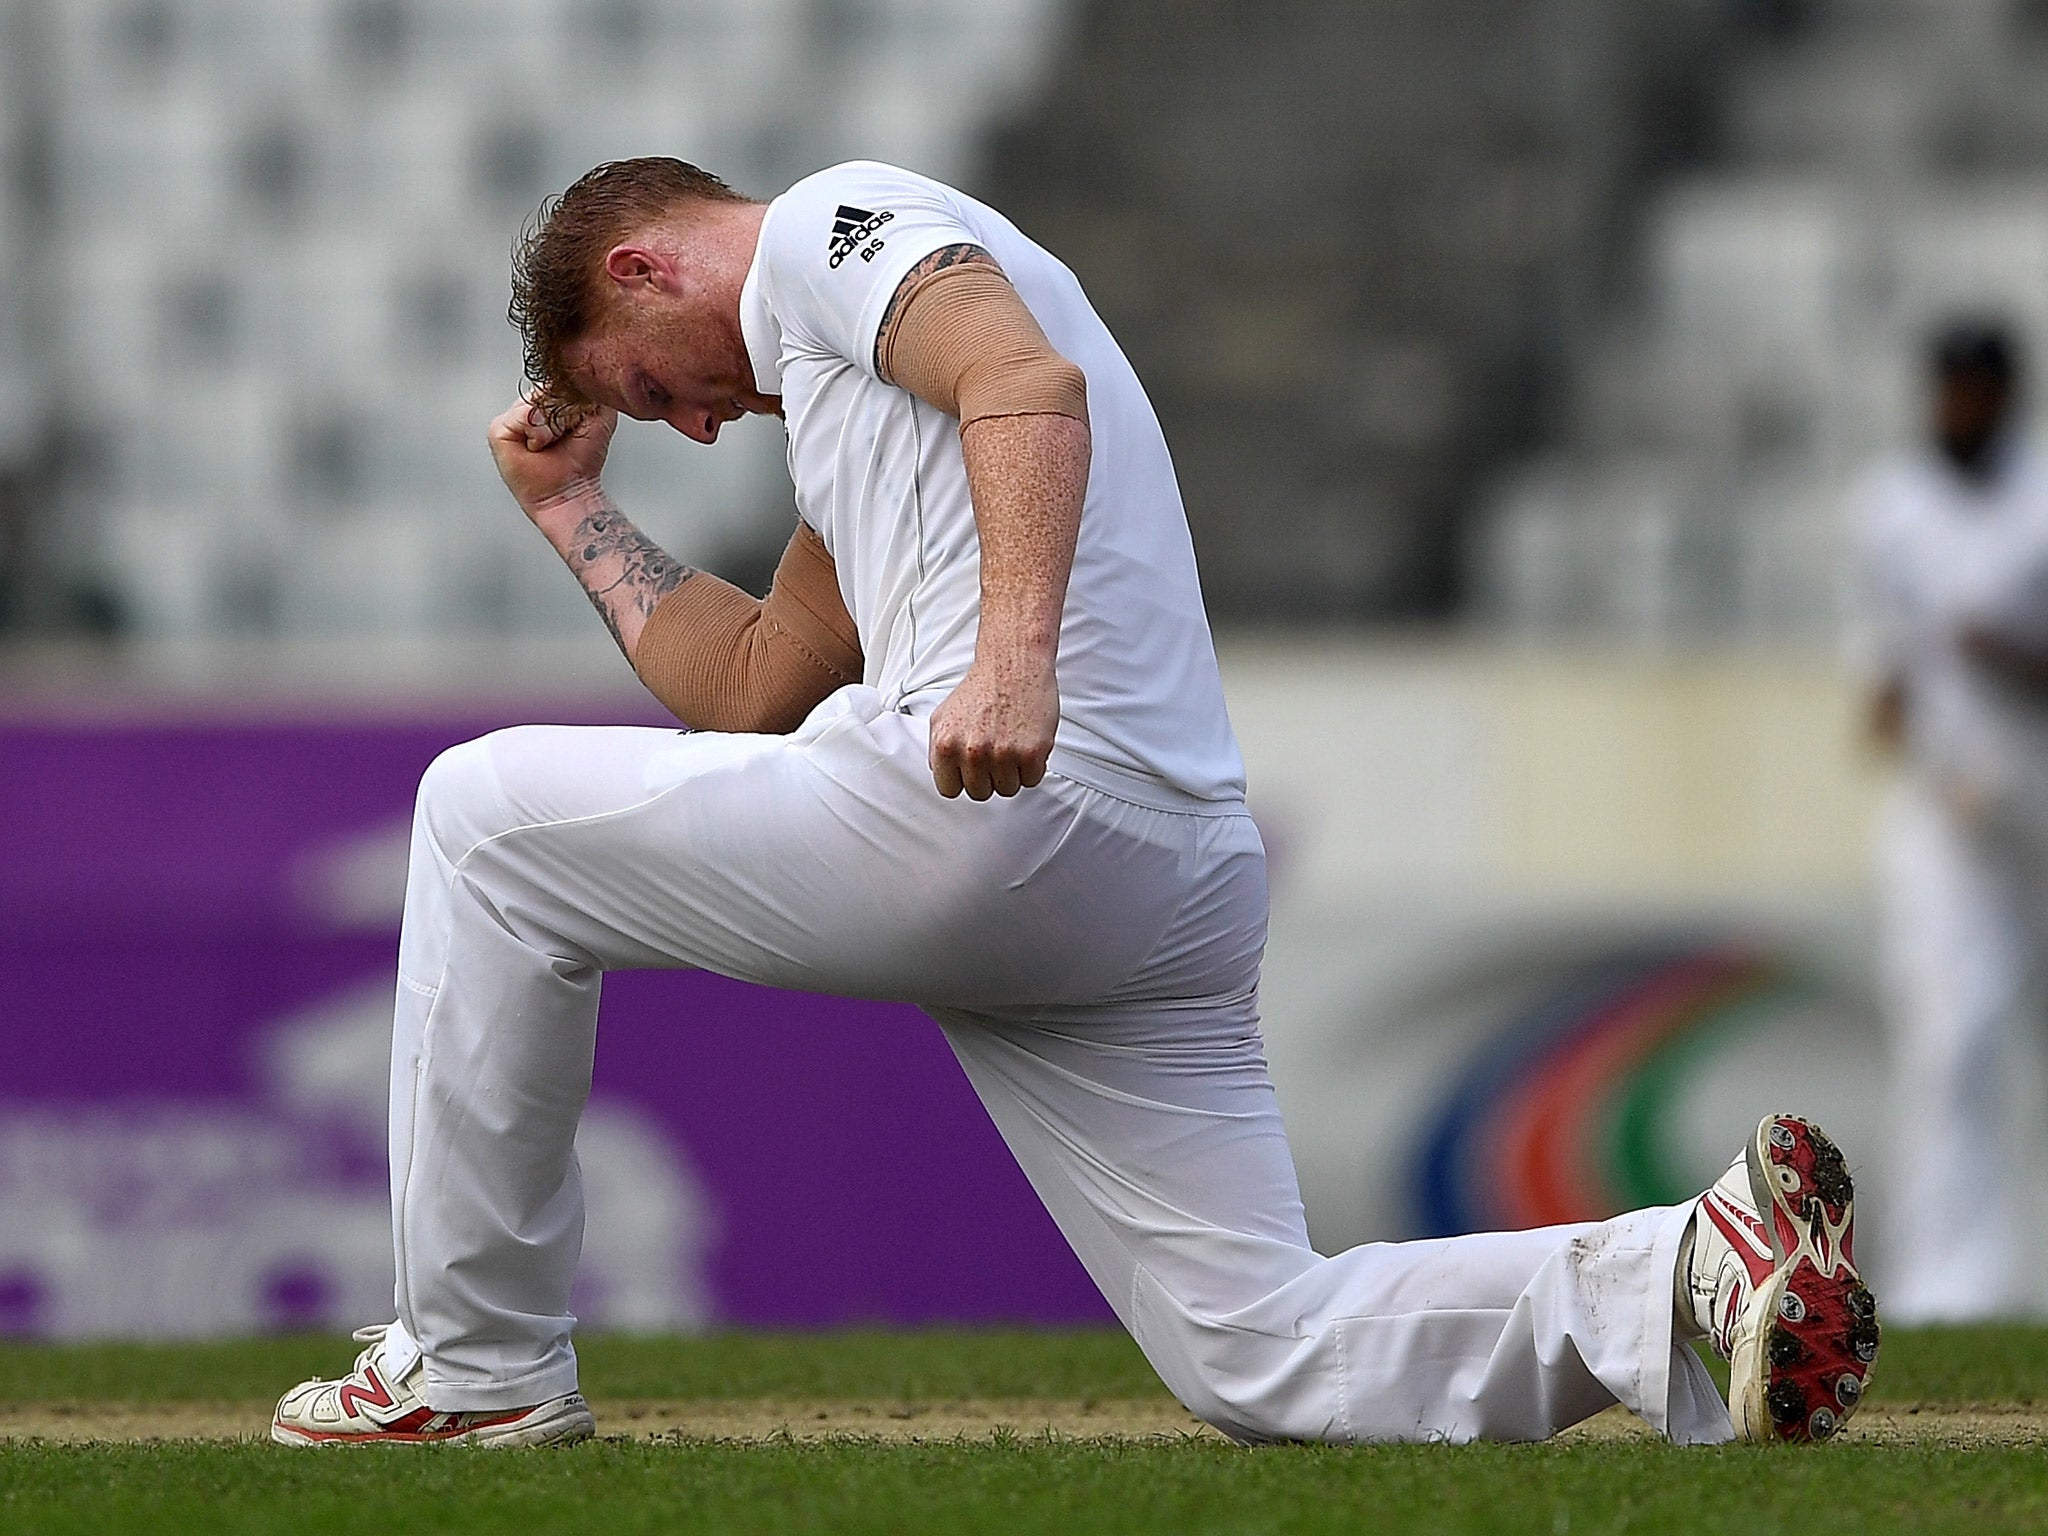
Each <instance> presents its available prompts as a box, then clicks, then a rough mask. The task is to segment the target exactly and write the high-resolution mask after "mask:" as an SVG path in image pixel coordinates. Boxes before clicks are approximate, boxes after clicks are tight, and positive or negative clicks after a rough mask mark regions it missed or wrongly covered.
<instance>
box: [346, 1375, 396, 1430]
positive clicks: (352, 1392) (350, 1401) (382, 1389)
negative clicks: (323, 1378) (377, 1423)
mask: <svg viewBox="0 0 2048 1536" xmlns="http://www.w3.org/2000/svg"><path fill="white" fill-rule="evenodd" d="M363 1380H365V1381H367V1382H368V1383H369V1384H370V1390H369V1391H367V1392H366V1391H364V1390H363V1389H362V1388H361V1387H359V1386H357V1385H356V1384H355V1383H354V1382H352V1381H345V1382H343V1383H342V1384H341V1390H340V1391H339V1392H337V1393H335V1394H334V1398H335V1402H336V1404H337V1405H338V1406H339V1407H340V1408H341V1411H342V1413H343V1415H344V1416H345V1415H348V1414H352V1413H360V1412H362V1410H363V1409H365V1408H392V1407H395V1406H397V1405H396V1403H395V1402H394V1401H393V1400H392V1396H391V1389H390V1388H389V1387H387V1386H385V1385H384V1379H383V1378H382V1377H381V1376H379V1375H378V1374H377V1367H375V1366H374V1365H366V1366H364V1367H363ZM364 1417H366V1418H367V1417H369V1415H367V1414H365V1415H364Z"/></svg>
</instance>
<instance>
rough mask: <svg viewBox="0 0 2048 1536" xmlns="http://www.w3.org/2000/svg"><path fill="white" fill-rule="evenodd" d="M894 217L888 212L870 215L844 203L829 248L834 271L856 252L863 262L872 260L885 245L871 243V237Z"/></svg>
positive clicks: (833, 223) (833, 229)
mask: <svg viewBox="0 0 2048 1536" xmlns="http://www.w3.org/2000/svg"><path fill="white" fill-rule="evenodd" d="M895 217H896V215H895V214H893V213H890V212H888V211H887V210H886V209H885V210H884V211H882V212H881V213H870V212H868V210H867V209H865V208H855V207H853V206H851V205H850V204H847V203H841V204H840V205H839V212H838V213H836V214H834V215H833V216H832V239H831V242H830V243H829V244H828V245H827V246H826V250H828V251H829V252H830V253H831V266H832V267H833V269H834V270H835V271H836V270H837V269H838V267H839V264H840V263H841V262H842V261H844V260H846V258H847V257H849V256H851V255H852V254H853V253H854V252H855V251H859V252H860V259H861V260H862V261H873V260H874V259H875V253H876V252H877V251H879V250H881V248H882V242H881V241H879V240H875V241H874V242H873V243H872V244H870V243H869V240H870V237H871V236H873V234H874V233H875V231H876V230H878V229H880V228H881V227H882V226H883V225H884V224H886V223H888V222H889V221H890V220H891V219H893V218H895Z"/></svg>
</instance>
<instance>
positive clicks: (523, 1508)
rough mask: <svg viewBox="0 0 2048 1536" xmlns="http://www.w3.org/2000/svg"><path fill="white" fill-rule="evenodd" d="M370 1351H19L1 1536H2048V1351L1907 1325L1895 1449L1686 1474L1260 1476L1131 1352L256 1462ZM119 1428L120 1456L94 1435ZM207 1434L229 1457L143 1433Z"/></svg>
mask: <svg viewBox="0 0 2048 1536" xmlns="http://www.w3.org/2000/svg"><path fill="white" fill-rule="evenodd" d="M348 1355H349V1346H347V1344H346V1343H345V1341H344V1342H337V1341H334V1340H328V1339H280V1340H264V1341H260V1342H250V1343H238V1344H229V1345H214V1346H196V1347H155V1348H141V1347H134V1346H92V1347H80V1348H39V1347H12V1348H0V1532H6V1533H9V1536H11V1533H13V1532H24V1533H26V1532H36V1533H40V1532H81V1533H85V1532H90V1533H93V1536H104V1533H108V1532H115V1531H127V1530H148V1531H151V1532H158V1533H166V1532H183V1531H193V1532H202V1531H203V1532H241V1531H266V1532H267V1531H290V1532H294V1533H305V1536H318V1533H325V1532H336V1531H383V1532H410V1531H463V1532H468V1531H503V1530H524V1531H534V1532H539V1531H556V1530H563V1531H596V1532H602V1533H605V1536H623V1533H627V1532H638V1531H650V1532H653V1531H660V1532H695V1531H706V1532H713V1531H715V1532H749V1531H780V1530H819V1531H833V1532H840V1531H845V1532H864V1531H876V1532H885V1531H886V1532H897V1531H920V1530H929V1531H961V1532H1011V1531H1018V1532H1022V1531H1045V1532H1075V1531H1088V1530H1114V1531H1130V1532H1140V1533H1153V1532H1158V1533H1167V1532H1176V1533H1177V1532H1195V1531H1260V1532H1266V1531H1270V1532H1326V1531H1327V1532H1339V1531H1342V1532H1373V1533H1381V1532H1409V1531H1417V1532H1420V1531H1431V1532H1435V1531H1444V1532H1468V1531H1469V1532H1484V1533H1487V1536H1502V1533H1508V1532H1521V1531H1532V1532H1543V1533H1556V1532H1659V1533H1661V1532H1669V1531H1682V1532H1684V1533H1687V1536H1695V1533H1696V1536H1709V1533H1718V1532H1730V1533H1734V1532H1741V1533H1744V1536H1759V1533H1765V1532H1777V1531H1785V1532H1794V1531H1797V1532H1809V1531H1837V1530H1841V1531H1854V1532H1856V1533H1857V1536H1867V1533H1872V1532H1889V1531H1916V1532H1917V1531H1965V1530H1967V1531H1972V1532H1977V1531H2014V1530H2033V1529H2043V1530H2048V1330H2033V1329H1982V1330H1979V1329H1972V1330H1957V1331H1944V1332H1921V1333H1908V1332H1903V1331H1896V1330H1895V1331H1894V1333H1893V1334H1892V1335H1890V1336H1888V1338H1887V1340H1886V1345H1885V1354H1884V1357H1883V1359H1882V1361H1881V1363H1880V1373H1879V1376H1878V1378H1877V1381H1876V1382H1875V1383H1874V1388H1873V1391H1872V1394H1871V1397H1870V1400H1869V1405H1868V1409H1867V1412H1866V1418H1865V1420H1862V1421H1859V1424H1858V1428H1859V1429H1865V1426H1866V1424H1867V1425H1869V1426H1874V1427H1873V1428H1868V1429H1865V1433H1864V1434H1863V1436H1862V1437H1860V1438H1856V1439H1849V1438H1845V1439H1844V1440H1843V1441H1841V1442H1838V1443H1836V1444H1833V1445H1830V1446H1826V1447H1822V1448H1819V1449H1815V1450H1807V1451H1794V1450H1785V1449H1774V1448H1752V1447H1723V1448H1717V1449H1712V1450H1678V1449H1674V1448H1672V1447H1670V1446H1667V1445H1664V1444H1662V1443H1660V1442H1656V1441H1651V1440H1645V1439H1642V1438H1640V1437H1638V1436H1635V1435H1632V1434H1630V1433H1628V1432H1627V1430H1626V1427H1625V1426H1619V1425H1614V1426H1607V1427H1606V1428H1604V1429H1603V1428H1600V1427H1599V1426H1597V1425H1596V1427H1595V1432H1593V1433H1575V1434H1574V1436H1572V1437H1570V1438H1567V1439H1565V1440H1561V1441H1557V1442H1553V1443H1551V1444H1548V1445H1540V1446H1466V1447H1448V1446H1371V1447H1358V1448H1342V1449H1340V1448H1334V1447H1322V1446H1286V1447H1276V1448H1267V1449H1261V1450H1250V1451H1248V1450H1243V1449H1240V1448H1237V1447H1234V1446H1231V1445H1229V1444H1226V1443H1224V1442H1223V1441H1221V1440H1220V1439H1217V1438H1215V1437H1213V1436H1211V1435H1207V1434H1200V1433H1196V1432H1194V1430H1193V1428H1192V1424H1191V1421H1187V1420H1186V1419H1185V1417H1184V1416H1183V1415H1182V1414H1181V1413H1180V1411H1179V1410H1178V1408H1177V1406H1176V1405H1175V1404H1173V1403H1172V1402H1171V1400H1170V1399H1167V1398H1166V1396H1165V1394H1164V1393H1163V1392H1162V1391H1161V1389H1160V1388H1159V1386H1158V1384H1157V1382H1156V1381H1155V1380H1154V1379H1153V1377H1152V1376H1151V1373H1150V1372H1149V1370H1148V1369H1147V1368H1146V1366H1145V1364H1144V1362H1143V1360H1142V1359H1140V1358H1139V1356H1138V1354H1137V1352H1136V1350H1135V1349H1134V1348H1132V1346H1131V1345H1130V1344H1129V1342H1128V1341H1127V1340H1125V1339H1124V1338H1122V1337H1121V1336H1120V1335H1116V1334H1110V1333H1044V1334H960V1333H914V1334H888V1333H852V1334H833V1335H819V1336H801V1337H796V1336H744V1335H735V1336H723V1337H713V1338H707V1339H699V1340H667V1339H665V1340H655V1341H638V1340H622V1339H594V1340H591V1341H590V1342H589V1343H588V1344H587V1345H586V1346H585V1347H584V1362H585V1370H584V1379H585V1388H586V1391H587V1392H588V1394H589V1395H590V1397H591V1398H592V1400H593V1402H594V1404H595V1405H596V1407H597V1410H598V1414H599V1421H600V1436H601V1438H600V1439H599V1440H597V1441H595V1442H593V1443H590V1444H586V1445H582V1446H578V1447H574V1448H570V1449H565V1450H557V1451H537V1452H505V1453H486V1452H477V1451H471V1450H465V1449H463V1448H460V1447H446V1448H437V1449H427V1450H417V1449H415V1450H396V1449H393V1450H381V1451H372V1452H346V1451H342V1452H294V1451H287V1450H283V1449H281V1448H276V1447H272V1446H270V1445H268V1444H267V1443H264V1442H262V1441H261V1440H260V1439H258V1438H256V1437H258V1436H259V1435H260V1434H261V1432H262V1430H263V1427H264V1424H265V1421H266V1413H267V1408H268V1401H269V1400H270V1399H272V1398H274V1397H275V1396H276V1394H277V1392H278V1391H279V1390H281V1388H282V1387H283V1386H285V1385H289V1384H290V1383H291V1382H293V1381H296V1380H298V1379H300V1378H301V1377H303V1376H305V1375H308V1374H312V1373H315V1372H324V1373H330V1374H331V1373H332V1372H333V1371H334V1370H335V1369H336V1368H337V1367H340V1366H343V1365H345V1364H346V1362H347V1358H348ZM664 1415H666V1417H664ZM102 1423H104V1424H108V1425H112V1426H114V1427H113V1428H111V1429H108V1430H107V1431H106V1433H107V1434H108V1435H109V1436H110V1438H106V1439H98V1440H94V1439H90V1438H83V1439H82V1438H80V1436H81V1435H90V1434H92V1433H96V1432H97V1431H95V1430H94V1429H93V1428H92V1426H94V1425H96V1424H102ZM820 1424H822V1425H823V1426H824V1427H823V1429H822V1431H821V1430H820V1429H819V1428H818V1425H820ZM1048 1424H1053V1425H1057V1426H1059V1430H1058V1432H1055V1433H1048V1432H1047V1430H1046V1426H1047V1425H1048ZM81 1426H83V1427H82V1428H81ZM180 1426H184V1428H183V1429H181V1428H180ZM193 1426H197V1427H196V1428H194V1427H193ZM1006 1426H1007V1427H1006ZM1033 1426H1036V1427H1035V1428H1034V1427H1033ZM842 1431H851V1433H847V1432H842ZM185 1432H191V1433H197V1434H202V1435H207V1436H211V1437H214V1438H208V1439H173V1438H167V1439H163V1440H160V1441H158V1442H156V1443H144V1442H142V1441H138V1440H137V1439H136V1438H135V1437H136V1436H138V1435H174V1434H179V1433H185ZM35 1435H40V1436H43V1437H44V1438H30V1436H35ZM236 1435H239V1436H242V1437H243V1438H240V1439H235V1438H231V1437H233V1436H236ZM52 1436H60V1437H63V1439H64V1440H65V1441H69V1442H70V1443H62V1442H61V1441H60V1440H59V1439H55V1438H50V1437H52Z"/></svg>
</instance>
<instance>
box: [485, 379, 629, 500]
mask: <svg viewBox="0 0 2048 1536" xmlns="http://www.w3.org/2000/svg"><path fill="white" fill-rule="evenodd" d="M618 425H619V416H618V412H616V411H608V410H593V411H591V412H590V413H589V414H588V415H586V416H585V417H584V418H583V419H582V420H581V421H580V422H578V423H577V424H576V426H575V428H574V429H573V430H572V431H570V432H568V433H557V432H556V431H555V430H554V429H553V428H552V427H550V426H549V425H548V424H547V422H546V420H545V419H543V418H542V416H541V414H540V412H538V411H537V410H535V409H534V408H533V405H532V404H531V403H530V402H528V401H525V400H522V401H520V402H519V403H518V404H517V405H515V406H513V407H512V408H511V409H510V410H508V411H506V412H504V413H503V414H502V415H500V416H499V417H498V419H497V420H496V421H493V422H492V423H491V431H490V439H491V457H492V458H493V459H495V460H497V463H498V477H499V478H500V479H502V480H503V481H504V482H505V487H506V489H507V490H509V491H511V493H512V495H513V497H514V498H515V499H516V500H517V501H518V502H519V505H520V507H521V508H522V509H524V511H525V512H526V515H527V516H528V517H530V518H533V519H534V521H535V522H539V521H540V520H541V514H543V513H545V511H546V510H547V509H548V508H549V507H550V506H552V505H554V504H556V503H559V502H561V501H563V500H565V499H566V498H568V497H570V496H572V495H573V494H574V493H575V492H576V491H577V490H579V489H581V488H584V487H591V486H595V485H596V484H597V480H598V476H599V475H600V474H601V473H602V472H603V470H604V456H605V454H606V452H607V451H609V449H610V448H611V445H612V433H613V432H615V431H617V430H618Z"/></svg>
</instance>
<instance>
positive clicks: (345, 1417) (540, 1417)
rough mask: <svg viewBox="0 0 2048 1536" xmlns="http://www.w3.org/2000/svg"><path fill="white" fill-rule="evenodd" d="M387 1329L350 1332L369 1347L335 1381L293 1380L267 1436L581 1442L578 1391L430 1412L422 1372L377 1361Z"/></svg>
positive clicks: (587, 1418) (320, 1441) (589, 1425)
mask: <svg viewBox="0 0 2048 1536" xmlns="http://www.w3.org/2000/svg"><path fill="white" fill-rule="evenodd" d="M389 1326H390V1325H389V1324H388V1323H379V1324H377V1325H375V1326H374V1327H370V1328H358V1329H357V1330H356V1331H355V1338H356V1342H357V1343H359V1344H365V1345H367V1346H368V1348H366V1349H364V1351H363V1352H362V1353H361V1354H360V1355H357V1356H356V1367H355V1369H354V1370H353V1371H350V1372H349V1373H348V1375H346V1376H344V1377H343V1378H342V1379H341V1380H339V1381H322V1380H319V1379H318V1378H315V1379H314V1380H312V1381H304V1382H300V1383H299V1385H297V1386H296V1387H293V1388H292V1389H291V1391H289V1392H287V1393H285V1395H284V1396H283V1397H282V1398H281V1399H280V1400H279V1401H278V1405H277V1414H276V1417H274V1418H273V1419H272V1420H271V1421H270V1438H271V1439H273V1440H275V1441H276V1442H277V1443H278V1444H279V1445H427V1444H435V1445H448V1444H467V1445H566V1444H567V1443H569V1442H570V1441H572V1440H588V1439H589V1438H590V1437H591V1435H593V1434H595V1433H596V1432H597V1420H596V1419H594V1418H593V1417H591V1413H590V1405H589V1404H588V1403H586V1402H584V1400H583V1394H582V1393H580V1392H571V1393H569V1394H568V1395H567V1396H566V1397H551V1398H549V1399H548V1400H547V1401H546V1402H544V1403H537V1404H535V1405H534V1406H533V1407H531V1408H507V1409H501V1410H498V1411H495V1412H488V1413H437V1412H435V1410H434V1409H432V1408H430V1407H428V1406H427V1402H426V1399H425V1398H423V1397H422V1396H421V1395H420V1392H421V1389H422V1388H423V1387H424V1386H425V1384H426V1366H425V1364H424V1363H423V1362H421V1361H419V1360H415V1361H414V1362H413V1363H412V1367H411V1369H409V1370H408V1371H407V1372H406V1373H405V1375H404V1376H403V1377H402V1378H399V1379H397V1380H393V1379H392V1378H390V1377H389V1376H387V1375H386V1374H385V1371H384V1368H383V1367H382V1366H380V1365H379V1364H378V1363H377V1354H378V1346H379V1345H380V1344H381V1343H382V1342H383V1339H384V1334H385V1331H386V1329H387V1328H389Z"/></svg>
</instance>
